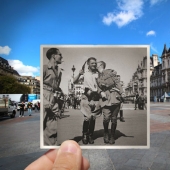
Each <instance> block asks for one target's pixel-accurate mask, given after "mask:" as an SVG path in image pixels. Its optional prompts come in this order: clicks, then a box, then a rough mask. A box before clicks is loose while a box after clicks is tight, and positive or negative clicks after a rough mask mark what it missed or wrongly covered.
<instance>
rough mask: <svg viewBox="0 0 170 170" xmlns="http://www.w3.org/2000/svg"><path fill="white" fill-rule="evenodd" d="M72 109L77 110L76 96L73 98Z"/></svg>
mask: <svg viewBox="0 0 170 170" xmlns="http://www.w3.org/2000/svg"><path fill="white" fill-rule="evenodd" d="M73 99H74V109H76V108H77V97H76V96H74V98H73Z"/></svg>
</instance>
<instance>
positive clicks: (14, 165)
mask: <svg viewBox="0 0 170 170" xmlns="http://www.w3.org/2000/svg"><path fill="white" fill-rule="evenodd" d="M125 106H127V107H125ZM124 109H125V111H124V112H125V114H124V117H125V120H126V122H125V123H122V122H119V120H118V127H117V129H118V131H119V132H121V133H123V134H125V135H126V136H130V135H131V136H134V137H136V135H137V132H136V130H134V131H133V132H131V133H129V132H130V131H131V130H132V129H131V128H129V130H128V128H127V126H126V124H128V126H130V125H131V124H132V123H133V124H136V125H138V124H139V122H140V120H141V118H143V120H145V116H144V114H143V113H142V112H141V113H140V111H138V112H137V113H139V114H136V115H138V116H139V117H138V116H136V115H135V114H133V113H131V112H133V111H132V110H133V107H131V106H130V107H129V105H124ZM26 114H27V113H26ZM80 114H81V113H80ZM130 114H131V116H133V117H132V118H133V119H134V120H135V122H133V121H132V120H131V117H130V116H129V115H130ZM65 115H67V112H66V113H65ZM39 118H40V113H39V112H37V113H33V116H32V117H29V116H28V115H25V117H23V118H22V117H21V118H19V117H18V113H17V117H16V118H14V119H9V118H3V119H0V136H1V138H0V146H1V147H0V170H1V169H2V170H20V169H24V168H25V167H26V166H27V165H28V164H30V163H31V162H33V161H34V160H35V159H37V158H38V157H40V156H41V155H42V154H44V153H45V152H46V151H47V150H45V149H40V148H39V147H40V146H39V138H40V134H39V127H40V126H39ZM68 118H70V119H71V116H70V117H66V118H64V119H65V120H66V119H68ZM138 118H139V119H138ZM64 119H61V120H62V121H64ZM98 119H100V118H98ZM72 121H73V120H72ZM98 122H100V121H98ZM142 122H145V121H142ZM133 124H132V126H133ZM140 126H141V127H144V126H145V125H144V124H142V123H141V124H140ZM125 127H126V128H125ZM100 129H101V127H100V126H99V125H96V129H95V131H98V130H100ZM140 129H141V128H139V129H138V130H137V131H139V132H143V131H144V130H143V131H140ZM74 132H75V134H74V135H75V137H79V136H80V132H79V131H77V130H76V128H74ZM150 132H151V134H150V149H107V150H106V149H83V156H85V157H86V158H87V159H88V160H89V162H90V170H169V169H170V103H151V114H150ZM117 134H119V133H117ZM141 135H142V133H141ZM145 136H146V134H143V137H145ZM70 137H71V136H70ZM76 139H77V138H76ZM132 139H135V138H131V137H125V136H120V137H119V138H116V143H115V145H120V146H122V145H124V144H125V143H124V140H126V141H128V143H129V145H131V143H132V144H133V140H132ZM138 139H139V138H138ZM62 140H64V136H62V135H60V142H62ZM102 140H103V139H102V136H101V137H100V136H98V137H97V138H96V140H95V142H96V144H97V145H100V144H102ZM141 140H142V138H141ZM134 141H135V143H140V142H141V141H140V140H134ZM143 141H146V139H145V140H143ZM79 142H81V141H79ZM142 143H143V144H144V142H142Z"/></svg>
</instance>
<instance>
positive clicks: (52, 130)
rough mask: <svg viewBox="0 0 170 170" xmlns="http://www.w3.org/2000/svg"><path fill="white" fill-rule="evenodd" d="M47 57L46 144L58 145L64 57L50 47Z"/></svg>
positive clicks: (44, 92) (45, 73)
mask: <svg viewBox="0 0 170 170" xmlns="http://www.w3.org/2000/svg"><path fill="white" fill-rule="evenodd" d="M46 57H47V59H48V60H49V61H48V64H47V65H44V66H43V99H44V102H43V114H44V120H43V130H44V145H57V121H58V117H59V108H58V98H60V95H61V93H62V90H61V88H60V87H59V86H60V82H61V76H62V72H61V68H60V67H59V64H61V63H62V58H63V57H62V54H61V53H60V51H59V49H57V48H50V49H49V50H48V51H47V53H46Z"/></svg>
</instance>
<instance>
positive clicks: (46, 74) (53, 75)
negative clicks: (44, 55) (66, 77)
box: [43, 62, 62, 90]
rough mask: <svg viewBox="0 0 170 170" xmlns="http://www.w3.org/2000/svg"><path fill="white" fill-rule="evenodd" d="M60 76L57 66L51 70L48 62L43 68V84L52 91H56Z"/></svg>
mask: <svg viewBox="0 0 170 170" xmlns="http://www.w3.org/2000/svg"><path fill="white" fill-rule="evenodd" d="M61 76H62V72H61V69H60V68H59V67H58V66H57V67H56V68H53V66H52V65H51V63H50V62H49V63H48V65H44V66H43V84H45V85H47V86H49V87H51V88H52V89H54V90H58V88H59V86H60V82H61Z"/></svg>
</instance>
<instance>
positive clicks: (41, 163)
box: [25, 149, 58, 170]
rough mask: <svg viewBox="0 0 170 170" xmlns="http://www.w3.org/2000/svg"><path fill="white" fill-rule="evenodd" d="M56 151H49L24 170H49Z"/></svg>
mask: <svg viewBox="0 0 170 170" xmlns="http://www.w3.org/2000/svg"><path fill="white" fill-rule="evenodd" d="M57 151H58V150H55V149H53V150H49V151H48V152H46V153H45V154H44V155H43V156H41V157H40V158H39V159H37V160H36V161H34V162H32V163H31V164H30V165H28V166H27V167H26V168H25V170H39V169H41V170H51V169H52V168H53V164H54V161H55V159H56V156H57Z"/></svg>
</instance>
